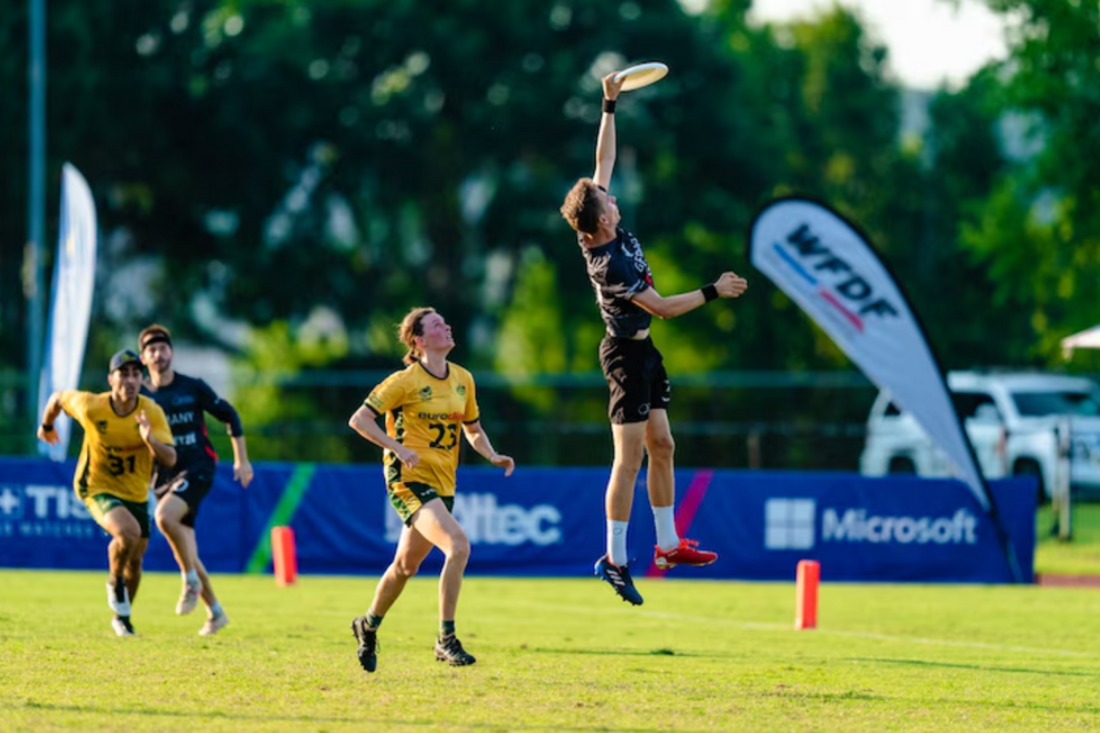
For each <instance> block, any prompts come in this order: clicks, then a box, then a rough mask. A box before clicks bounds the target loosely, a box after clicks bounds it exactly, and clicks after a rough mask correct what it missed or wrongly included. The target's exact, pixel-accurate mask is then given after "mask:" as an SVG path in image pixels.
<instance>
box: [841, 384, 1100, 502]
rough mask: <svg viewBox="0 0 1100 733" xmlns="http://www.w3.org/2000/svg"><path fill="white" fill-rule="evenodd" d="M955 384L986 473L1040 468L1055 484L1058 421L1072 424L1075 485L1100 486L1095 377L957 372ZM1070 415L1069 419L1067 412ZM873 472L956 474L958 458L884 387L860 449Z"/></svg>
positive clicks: (1044, 481) (865, 469)
mask: <svg viewBox="0 0 1100 733" xmlns="http://www.w3.org/2000/svg"><path fill="white" fill-rule="evenodd" d="M947 386H948V389H949V390H950V391H951V396H952V399H953V401H954V403H955V410H956V411H957V412H958V413H959V417H960V418H961V419H962V420H963V424H964V426H965V428H966V433H967V435H968V436H969V437H970V442H971V444H972V445H973V446H974V452H975V454H976V456H977V458H978V463H979V464H980V466H981V469H982V473H983V474H984V475H985V477H986V478H1002V477H1005V476H1021V475H1029V476H1036V477H1037V478H1038V480H1039V489H1040V492H1041V496H1042V497H1044V498H1049V497H1050V491H1051V487H1052V486H1054V485H1055V480H1056V477H1055V472H1056V471H1057V467H1056V465H1057V456H1058V437H1059V436H1058V426H1059V424H1063V425H1064V424H1068V425H1069V427H1070V432H1071V436H1070V440H1071V443H1070V485H1071V487H1072V488H1074V489H1076V490H1083V491H1088V492H1090V493H1092V492H1096V491H1100V388H1098V386H1097V384H1096V383H1095V382H1093V381H1092V380H1090V379H1086V378H1084V377H1073V376H1069V375H1064V374H1049V373H1042V372H999V371H989V372H984V371H965V372H962V371H960V372H949V373H948V374H947ZM1067 419H1068V420H1067ZM860 472H861V473H863V474H864V475H867V476H883V475H886V474H889V473H916V474H918V475H920V476H952V475H954V474H955V469H954V466H953V465H952V464H951V462H950V461H949V460H948V458H947V456H946V455H945V454H944V453H943V452H942V451H941V450H940V449H939V448H937V447H936V446H935V445H933V443H932V440H931V438H929V437H928V435H927V434H926V433H925V432H924V430H923V429H922V428H921V427H920V426H919V425H917V422H916V420H914V419H913V417H912V415H909V414H908V413H904V412H901V411H900V410H899V409H898V408H897V406H896V405H894V403H893V402H892V401H891V400H890V395H889V394H888V393H887V392H885V391H883V392H880V393H879V395H878V397H877V399H875V403H874V405H873V406H872V407H871V414H870V416H869V417H868V418H867V442H866V444H865V445H864V449H863V453H862V455H861V456H860Z"/></svg>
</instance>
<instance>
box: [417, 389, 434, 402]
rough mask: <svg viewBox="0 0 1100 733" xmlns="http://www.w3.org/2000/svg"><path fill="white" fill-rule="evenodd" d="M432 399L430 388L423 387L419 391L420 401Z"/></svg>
mask: <svg viewBox="0 0 1100 733" xmlns="http://www.w3.org/2000/svg"><path fill="white" fill-rule="evenodd" d="M431 399H432V388H431V387H424V388H422V389H421V390H420V401H421V402H428V401H430V400H431Z"/></svg>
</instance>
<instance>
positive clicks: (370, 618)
mask: <svg viewBox="0 0 1100 733" xmlns="http://www.w3.org/2000/svg"><path fill="white" fill-rule="evenodd" d="M381 625H382V617H381V616H378V615H376V614H374V613H372V612H370V611H367V626H368V627H370V628H372V629H375V630H377V629H378V627H379V626H381Z"/></svg>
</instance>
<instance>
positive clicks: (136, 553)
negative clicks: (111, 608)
mask: <svg viewBox="0 0 1100 733" xmlns="http://www.w3.org/2000/svg"><path fill="white" fill-rule="evenodd" d="M148 547H149V539H148V538H147V537H142V538H141V539H139V540H138V541H137V543H136V544H135V545H134V547H133V549H132V550H131V551H130V557H129V559H127V561H126V567H125V568H124V569H123V571H122V574H123V577H125V578H126V590H127V592H128V593H129V594H130V603H133V602H134V600H135V599H136V598H137V592H138V586H140V585H141V570H142V564H143V563H144V562H145V550H146V548H148Z"/></svg>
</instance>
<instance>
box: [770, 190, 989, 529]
mask: <svg viewBox="0 0 1100 733" xmlns="http://www.w3.org/2000/svg"><path fill="white" fill-rule="evenodd" d="M750 241H751V244H750V254H749V256H750V259H751V261H752V264H753V265H754V266H755V267H756V268H757V269H759V270H760V271H761V272H763V273H764V274H765V275H767V276H768V277H769V278H770V279H771V281H772V282H774V283H775V284H776V285H777V286H778V287H779V288H780V289H781V290H783V292H784V293H786V294H787V295H788V296H789V297H790V298H791V300H793V301H794V302H796V303H797V304H798V305H799V306H800V307H801V308H802V310H804V311H806V313H807V314H808V315H809V316H810V317H811V318H812V319H813V320H814V322H815V323H817V325H818V326H820V327H821V329H822V330H824V331H825V333H827V334H829V336H830V337H831V338H832V339H833V341H834V342H836V344H837V346H839V347H840V348H841V349H842V350H843V351H844V353H845V354H847V355H848V357H849V358H850V359H851V360H852V361H853V362H855V364H856V365H857V366H858V367H859V368H860V369H861V370H862V371H863V373H864V374H866V375H867V377H868V378H869V379H870V380H871V381H872V382H874V383H875V384H876V385H878V387H880V388H881V389H886V390H889V391H890V395H891V397H892V398H893V400H894V402H895V403H897V404H898V405H899V406H901V408H902V409H904V410H906V411H907V412H910V413H912V415H913V417H914V418H916V420H917V422H918V423H920V425H921V427H923V428H924V429H925V431H926V432H927V433H928V434H929V435H930V436H931V437H932V439H933V440H935V441H936V443H937V444H938V445H939V446H940V447H941V448H942V449H943V450H944V452H945V453H946V454H947V455H948V456H949V457H950V459H951V461H952V462H953V463H954V464H955V466H956V467H957V469H958V471H959V475H960V477H961V478H962V479H963V481H965V482H966V484H967V486H969V487H970V489H971V491H973V492H974V497H975V498H976V499H977V500H978V502H979V503H980V504H981V506H982V508H983V509H984V510H986V511H990V512H993V511H994V505H991V502H990V500H989V494H988V492H987V490H986V487H985V483H984V480H983V478H982V473H981V469H980V468H979V466H978V462H977V459H976V458H975V456H974V452H973V450H972V449H971V447H970V441H969V439H968V438H967V436H966V432H965V431H964V430H963V426H962V424H961V423H960V422H959V418H958V415H957V414H956V413H955V408H954V406H953V404H952V402H951V397H950V395H949V394H948V391H947V385H946V383H945V382H944V378H943V371H942V370H941V369H940V366H939V363H938V362H937V361H936V358H935V356H934V355H933V353H932V350H931V348H930V347H929V344H928V339H927V338H926V337H925V334H924V328H923V327H922V325H921V323H920V321H919V320H918V319H917V317H916V314H915V313H914V311H913V309H912V308H911V307H910V306H909V302H908V300H907V299H906V297H905V295H904V294H903V293H902V291H901V289H900V288H899V287H898V284H897V282H896V281H895V279H894V277H893V275H891V273H890V272H889V270H888V269H887V267H886V265H885V264H884V262H883V261H882V259H881V258H880V257H879V255H878V253H877V252H876V251H875V249H874V247H873V246H872V245H871V243H870V241H869V240H868V239H867V238H866V237H864V236H863V235H862V234H861V233H860V232H859V231H858V230H857V229H856V228H855V227H854V226H853V225H852V224H850V223H848V222H847V221H845V220H844V219H843V218H842V217H841V216H839V215H838V214H836V213H834V212H833V211H831V210H830V209H829V208H828V207H827V206H825V205H824V204H821V203H818V202H816V201H811V200H808V199H802V198H797V197H791V198H784V199H779V200H777V201H774V202H772V203H770V204H768V205H767V206H766V207H765V208H764V209H763V210H762V211H761V212H760V213H759V214H757V216H756V219H755V220H754V221H753V224H752V233H751V237H750Z"/></svg>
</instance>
